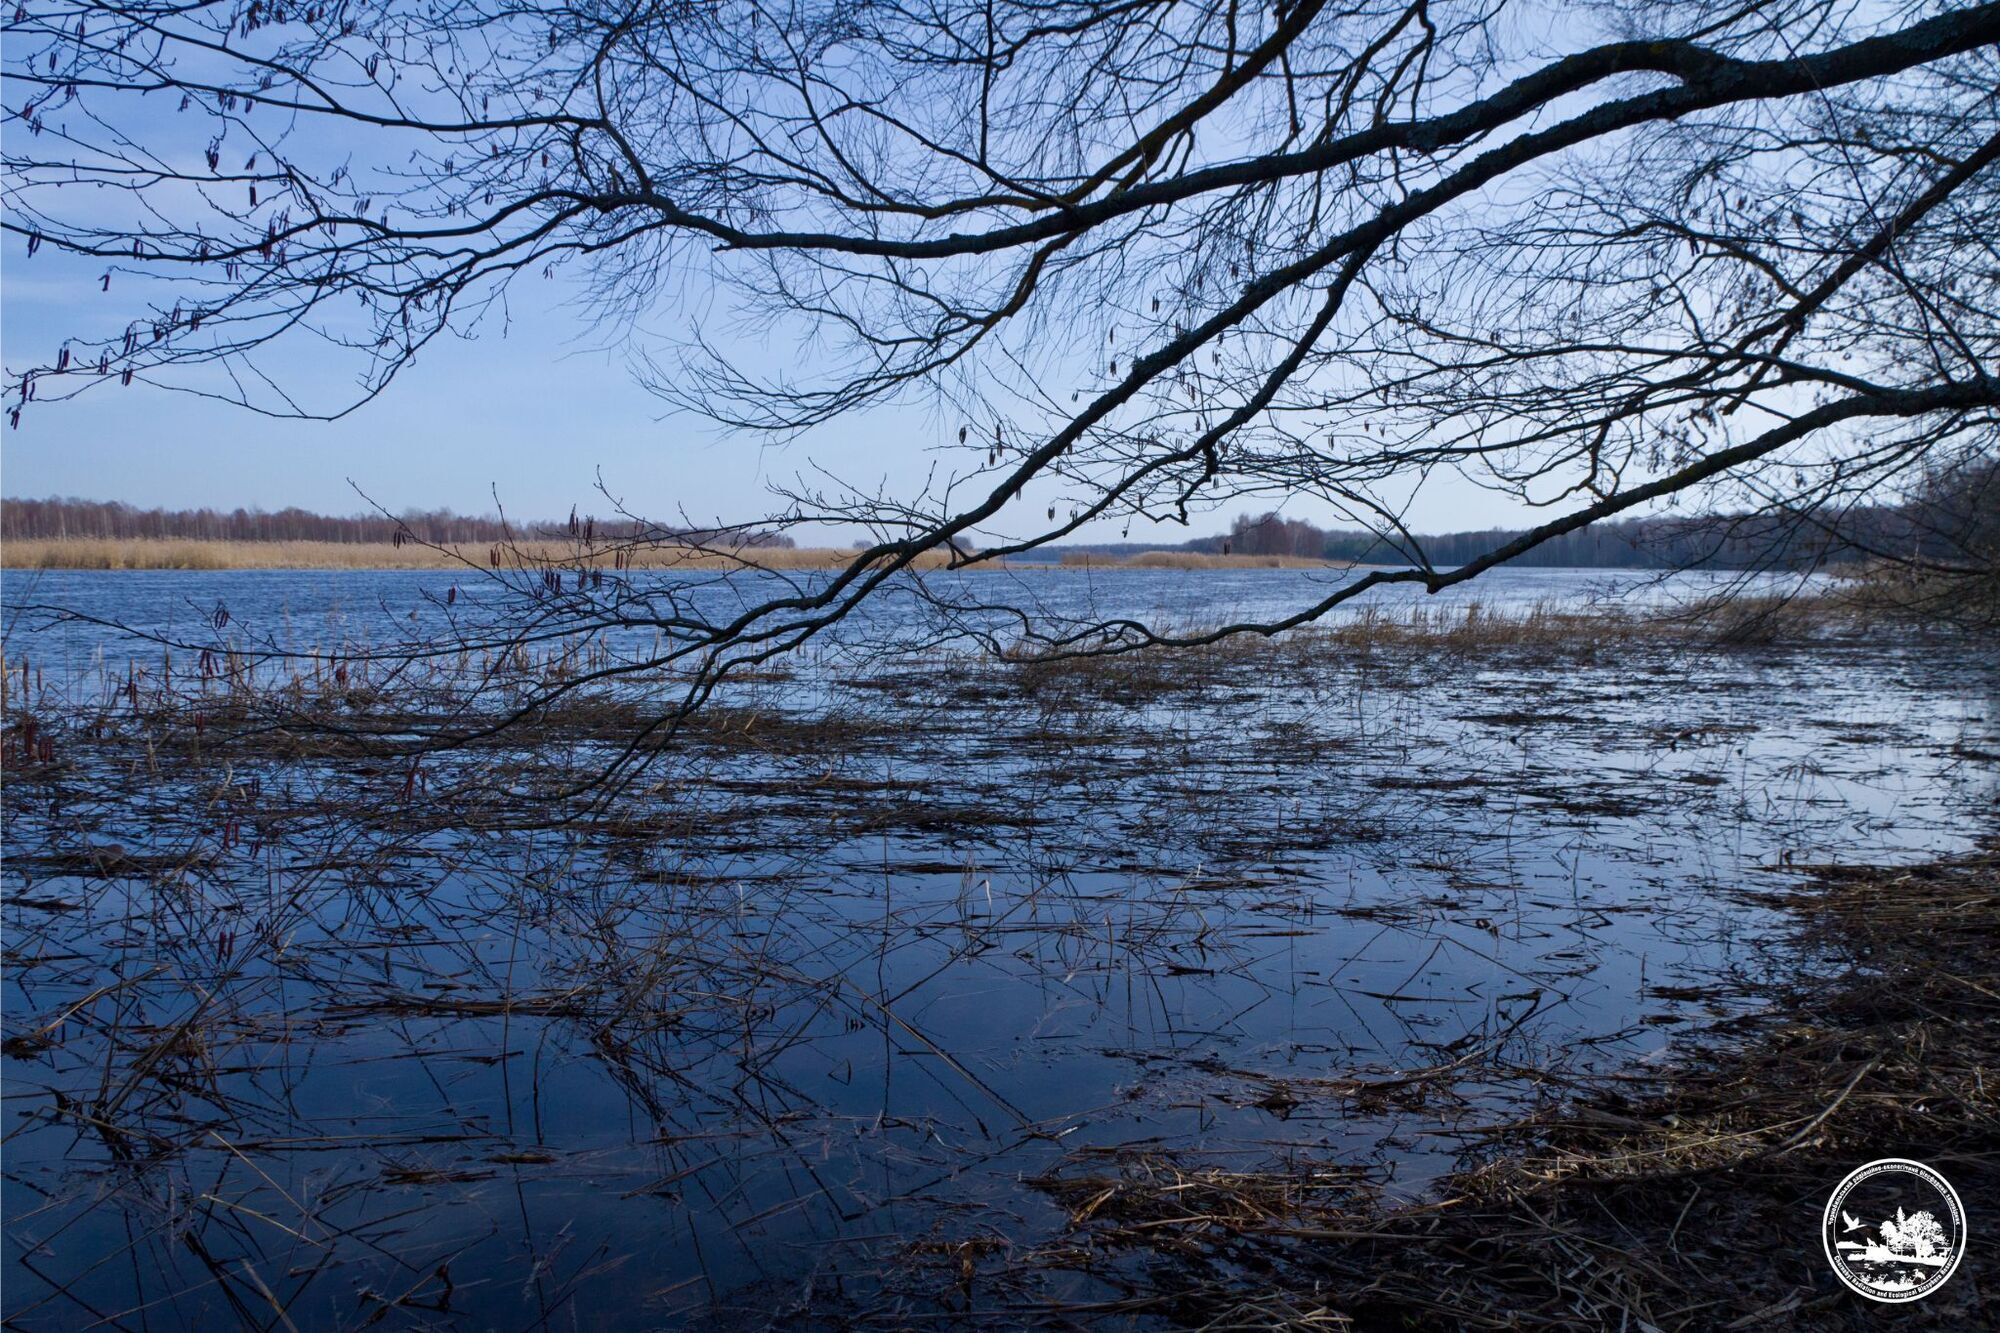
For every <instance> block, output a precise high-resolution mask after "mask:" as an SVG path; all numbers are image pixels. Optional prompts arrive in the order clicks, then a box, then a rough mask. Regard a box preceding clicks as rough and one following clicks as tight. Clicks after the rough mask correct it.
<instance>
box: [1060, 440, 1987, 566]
mask: <svg viewBox="0 0 2000 1333" xmlns="http://www.w3.org/2000/svg"><path fill="white" fill-rule="evenodd" d="M1519 535H1520V532H1519V530H1517V529H1510V528H1485V529H1481V530H1479V531H1475V532H1446V533H1434V534H1430V535H1423V536H1418V537H1416V538H1415V539H1414V543H1415V545H1416V546H1418V547H1420V548H1421V550H1422V552H1423V554H1424V556H1425V557H1426V558H1428V559H1429V560H1430V562H1431V563H1432V564H1433V565H1436V566H1438V567H1440V568H1449V567H1451V566H1454V565H1462V564H1464V563H1466V562H1467V561H1469V560H1474V559H1477V558H1478V557H1480V556H1482V555H1484V554H1485V553H1486V552H1488V551H1490V550H1492V549H1494V548H1495V547H1496V546H1500V545H1503V544H1504V543H1506V542H1508V541H1511V540H1512V539H1514V538H1515V537H1517V536H1519ZM1059 549H1067V550H1070V551H1087V552H1089V553H1091V554H1099V555H1108V556H1113V557H1117V556H1125V555H1136V554H1139V553H1140V552H1143V551H1160V550H1189V551H1206V552H1216V553H1223V552H1228V553H1232V554H1236V555H1284V556H1302V557H1305V558H1308V559H1322V560H1352V561H1355V562H1358V563H1362V564H1403V563H1406V562H1408V561H1409V560H1410V558H1411V555H1412V552H1411V551H1410V550H1407V549H1403V548H1400V547H1398V546H1396V545H1393V544H1391V543H1389V542H1386V541H1384V540H1383V539H1382V538H1381V537H1380V536H1378V535H1376V534H1375V533H1371V532H1356V531H1343V530H1340V529H1334V530H1328V529H1324V528H1320V527H1316V526H1314V525H1313V524H1311V523H1308V522H1305V521H1303V520H1301V519H1296V518H1286V517H1285V516H1284V515H1282V514H1279V513H1275V512H1273V513H1267V514H1259V515H1255V516H1250V515H1245V516H1242V517H1239V518H1238V519H1237V520H1236V522H1235V523H1234V524H1233V525H1232V526H1231V527H1230V529H1229V531H1228V532H1225V533H1217V534H1215V535H1214V536H1211V537H1197V538H1195V539H1194V540H1192V541H1188V542H1184V543H1181V544H1180V545H1178V546H1161V545H1142V544H1139V543H1120V544H1116V545H1102V546H1089V547H1068V548H1059ZM1875 560H1888V561H1895V562H1902V563H1913V564H1916V565H1923V566H1927V567H1933V568H1935V569H1937V570H1939V571H1940V572H1964V571H1966V570H1969V569H1978V570H1992V569H1994V568H1995V567H1996V562H2000V460H1996V459H1995V458H1994V457H1992V456H1991V454H1990V453H1974V454H1970V455H1967V456H1964V457H1961V458H1958V459H1954V460H1951V461H1949V462H1947V463H1945V464H1942V465H1939V466H1937V467H1935V468H1933V469H1931V470H1930V471H1929V472H1927V473H1926V475H1925V476H1924V477H1923V478H1922V479H1921V481H1920V482H1919V484H1918V485H1917V486H1916V487H1915V488H1914V489H1913V491H1912V493H1911V494H1910V496H1909V497H1908V498H1906V499H1905V500H1903V501H1902V502H1901V503H1897V504H1879V505H1859V506H1852V507H1849V508H1846V509H1843V510H1839V511H1792V510H1786V509H1772V510H1767V511H1763V512H1760V513H1755V514H1734V515H1731V514H1723V515H1710V516H1706V517H1678V516H1676V517H1656V518H1633V519H1625V520H1622V521H1618V522H1608V521H1607V522H1599V523H1594V524H1592V525H1591V526H1589V527H1587V528H1581V529H1579V530H1577V531H1575V532H1570V533H1565V534H1563V535H1562V536H1560V537H1553V538H1550V539H1549V540H1548V541H1546V542H1544V543H1542V544H1541V545H1540V546H1537V547H1535V548H1534V549H1533V550H1531V551H1528V552H1527V553H1526V554H1524V555H1518V556H1516V557H1514V559H1513V560H1512V561H1511V562H1510V563H1512V564H1515V565H1531V566H1541V567H1545V568H1546V567H1550V566H1562V567H1571V568H1612V569H1618V568H1643V569H1686V568H1708V569H1806V568H1817V567H1819V566H1822V565H1827V564H1838V563H1843V562H1852V561H1875Z"/></svg>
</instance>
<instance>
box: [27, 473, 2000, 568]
mask: <svg viewBox="0 0 2000 1333" xmlns="http://www.w3.org/2000/svg"><path fill="white" fill-rule="evenodd" d="M586 521H589V522H592V523H593V525H594V529H595V535H596V536H597V537H599V538H601V539H602V538H610V539H616V538H618V537H621V536H626V535H630V536H633V537H639V536H641V535H642V534H641V531H640V529H639V526H638V525H636V524H633V523H632V522H631V521H630V520H621V521H620V522H618V523H616V524H612V523H603V522H595V521H594V520H586ZM571 522H572V520H569V519H561V520H555V521H531V522H512V521H509V522H504V523H503V522H502V521H501V520H500V519H499V518H497V517H493V516H490V515H489V516H485V517H479V518H474V517H470V516H468V515H464V514H454V513H452V512H451V511H450V510H447V509H440V510H433V511H430V512H417V511H409V512H406V513H404V514H403V515H402V516H400V517H399V518H388V517H384V516H382V515H380V514H362V515H355V516H351V517H345V518H339V517H332V516H329V515H325V514H315V513H311V512H308V511H307V510H304V509H279V510H275V511H270V512H267V511H264V510H260V509H232V510H218V509H172V510H169V509H138V508H135V507H133V506H132V505H128V504H121V503H118V502H116V501H109V502H100V501H93V500H77V499H57V498H50V499H46V500H0V540H7V541H17V540H18V541H37V540H41V541H47V540H64V539H84V540H99V541H104V540H110V541H132V540H161V539H179V540H190V541H223V542H243V541H267V542H296V541H314V542H346V543H364V542H389V541H392V540H394V539H395V536H396V533H397V530H398V529H399V528H401V529H404V530H406V531H408V532H410V533H413V534H415V535H416V537H417V538H418V539H420V540H422V541H426V542H434V543H437V544H440V545H450V544H452V543H466V544H473V543H489V542H497V541H505V540H508V539H509V538H512V539H515V540H548V539H561V538H564V537H567V536H569V535H570V534H571V532H572V528H571V526H570V525H571ZM643 535H644V536H646V537H650V538H652V539H662V538H667V539H670V538H673V537H683V538H690V539H695V540H700V539H704V538H713V537H714V534H713V533H711V532H702V531H700V530H696V529H663V528H650V529H646V530H645V531H644V534H643ZM1516 535H1518V533H1517V532H1516V531H1515V530H1512V529H1507V528H1488V529H1484V530H1481V531H1476V532H1447V533H1438V534H1433V535H1429V536H1421V537H1418V538H1417V539H1416V540H1417V542H1418V543H1420V544H1421V547H1422V549H1423V552H1424V554H1425V555H1426V556H1427V557H1428V559H1429V560H1430V561H1431V563H1432V564H1434V565H1437V566H1440V567H1449V566H1452V565H1459V564H1463V563H1465V562H1466V561H1468V560H1472V559H1474V558H1476V557H1478V556H1480V555H1483V554H1484V553H1486V552H1487V551H1490V550H1492V549H1493V548H1494V547H1495V546H1497V545H1500V544H1502V543H1504V542H1506V541H1508V540H1510V539H1512V538H1513V537H1515V536H1516ZM730 540H731V541H732V542H737V543H745V544H749V545H758V546H771V547H790V546H792V545H793V544H794V543H793V541H792V539H791V538H790V537H786V536H783V535H780V534H775V533H772V534H752V535H750V536H749V537H747V538H746V537H744V536H743V535H741V534H732V535H731V537H730ZM1172 550H1191V551H1208V552H1218V553H1220V552H1231V553H1234V554H1237V555H1286V556H1304V557H1308V558H1312V559H1327V560H1352V561H1356V562H1359V563H1363V564H1390V563H1397V564H1400V563H1403V562H1405V561H1407V560H1408V559H1409V558H1410V556H1409V553H1408V552H1406V551H1403V550H1400V549H1398V548H1397V547H1396V546H1394V545H1391V544H1390V543H1388V542H1385V541H1384V540H1383V539H1382V538H1381V537H1379V536H1377V535H1376V534H1374V533H1368V532H1354V531H1343V530H1338V529H1335V530H1331V531H1329V530H1327V529H1324V528H1320V527H1316V526H1314V525H1313V524H1311V523H1308V522H1305V521H1303V520H1300V519H1296V518H1286V517H1284V516H1283V515H1281V514H1278V513H1275V512H1273V513H1267V514H1260V515H1255V516H1249V515H1245V516H1242V517H1239V518H1238V519H1237V520H1236V521H1235V523H1234V524H1233V525H1232V526H1231V527H1230V529H1229V531H1228V532H1226V533H1217V534H1216V535H1214V536H1210V537H1197V538H1195V539H1194V540H1192V541H1188V542H1184V543H1181V544H1179V545H1167V544H1147V543H1137V542H1124V543H1118V544H1115V545H1111V544H1107V545H1075V546H1056V547H1046V548H1043V550H1042V551H1040V552H1038V553H1037V555H1036V556H1034V557H1030V558H1041V559H1051V560H1053V559H1060V558H1061V557H1062V556H1063V554H1065V553H1074V552H1088V553H1091V554H1102V555H1111V556H1121V555H1131V554H1137V553H1139V552H1142V551H1172ZM1996 550H2000V462H1996V461H1995V460H1993V459H1991V458H1989V457H1984V456H1975V457H1972V458H1970V459H1966V460H1962V461H1960V462H1958V463H1957V464H1955V465H1954V466H1951V467H1949V468H1946V469H1941V470H1939V471H1937V472H1936V473H1934V474H1933V475H1931V476H1930V477H1928V478H1927V479H1926V481H1925V482H1924V484H1923V485H1921V486H1920V487H1919V488H1918V489H1917V491H1916V493H1915V494H1914V495H1913V496H1912V497H1911V498H1910V499H1908V500H1906V501H1904V502H1903V503H1901V504H1893V505H1874V506H1861V507H1855V508H1850V509H1847V510H1846V511H1844V512H1842V513H1840V514H1838V515H1837V516H1834V517H1832V518H1827V517H1823V516H1821V515H1817V514H1809V513H1792V512H1788V511H1784V510H1774V511H1768V512H1764V513H1758V514H1745V515H1721V516H1710V517H1704V518H1688V517H1659V518H1635V519H1627V520H1624V521H1622V522H1601V523H1595V524H1592V525H1591V526H1590V527H1587V528H1583V529H1580V530H1578V531H1576V532H1571V533H1566V534H1564V535H1562V536H1560V537H1554V538H1551V539H1550V540H1548V541H1546V542H1544V543H1543V544H1541V545H1540V546H1537V547H1536V548H1535V549H1533V550H1531V551H1529V552H1527V553H1526V554H1525V555H1520V556H1516V557H1515V558H1514V561H1513V563H1514V564H1517V565H1536V566H1545V567H1546V566H1572V567H1596V568H1652V569H1678V568H1690V567H1693V568H1702V567H1706V568H1712V569H1759V568H1806V567H1816V566H1819V565H1824V564H1829V563H1838V562H1841V561H1851V560H1872V559H1890V560H1913V559H1914V560H1917V561H1919V562H1922V561H1937V562H1943V563H1945V564H1947V565H1951V566H1954V567H1956V566H1964V565H1971V566H1976V567H1979V568H1982V569H1990V568H1992V567H1993V566H1994V563H1995V561H1996V559H2000V555H1996Z"/></svg>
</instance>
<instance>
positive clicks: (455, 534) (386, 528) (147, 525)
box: [0, 497, 792, 547]
mask: <svg viewBox="0 0 2000 1333" xmlns="http://www.w3.org/2000/svg"><path fill="white" fill-rule="evenodd" d="M592 522H593V524H594V529H595V534H596V535H597V536H598V537H600V538H608V539H615V538H617V537H619V536H622V535H632V536H638V535H640V533H641V532H642V531H643V532H644V533H646V534H647V535H650V536H653V537H689V538H701V537H704V536H713V534H712V533H703V532H701V531H699V530H697V529H693V528H676V529H663V528H644V529H642V527H641V525H638V524H635V523H633V522H632V521H631V520H629V519H625V520H620V521H619V522H617V523H604V522H596V521H595V520H592ZM399 529H400V530H403V531H406V532H408V533H410V534H412V535H414V536H415V537H416V538H417V539H418V540H419V541H425V542H433V543H436V544H438V545H446V546H448V545H451V544H452V543H455V542H456V543H467V544H471V543H486V542H498V541H507V540H509V539H512V540H516V541H520V540H544V539H553V538H562V537H567V536H569V535H570V520H568V519H557V520H530V521H526V522H522V521H518V520H513V519H509V520H506V521H504V522H503V521H502V520H501V519H499V518H497V517H494V516H492V515H487V516H485V517H481V518H474V517H471V516H469V515H466V514H454V513H453V512H451V511H450V510H449V509H436V510H431V511H428V512H423V511H417V510H410V511H407V512H405V513H404V514H402V515H400V516H399V517H396V518H386V517H384V516H382V515H381V514H356V515H350V516H347V517H335V516H332V515H327V514H315V513H312V512H310V511H309V510H305V509H277V510H268V511H267V510H263V509H229V510H222V509H138V508H135V507H134V506H132V505H128V504H123V503H120V502H119V501H116V500H110V501H97V500H77V499H64V498H56V497H50V498H49V499H46V500H0V541H63V540H72V539H83V540H95V541H166V540H173V541H209V542H343V543H348V544H363V543H374V542H391V541H394V540H395V538H396V533H397V531H398V530H399ZM730 540H731V542H732V543H739V544H746V545H752V546H767V547H789V546H791V545H792V539H791V538H789V537H784V536H780V535H777V534H773V533H758V534H752V535H751V536H749V537H748V538H744V537H743V536H741V535H740V534H731V538H730Z"/></svg>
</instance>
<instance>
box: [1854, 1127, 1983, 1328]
mask: <svg viewBox="0 0 2000 1333" xmlns="http://www.w3.org/2000/svg"><path fill="white" fill-rule="evenodd" d="M1820 1234H1821V1237H1822V1239H1823V1240H1824V1242H1825V1245H1826V1257H1827V1260H1828V1262H1830V1263H1831V1264H1832V1265H1833V1271H1834V1273H1835V1274H1836V1275H1837V1276H1838V1277H1839V1278H1840V1280H1841V1281H1842V1282H1844V1283H1846V1284H1847V1286H1848V1287H1849V1288H1850V1289H1852V1290H1853V1291H1855V1292H1858V1293H1859V1294H1861V1295H1863V1296H1866V1297H1867V1298H1868V1299H1870V1300H1874V1301H1915V1300H1921V1299H1923V1298H1924V1297H1925V1296H1928V1295H1930V1294H1931V1293H1932V1292H1934V1291H1936V1290H1937V1289H1938V1288H1939V1287H1941V1286H1943V1285H1944V1284H1945V1282H1946V1281H1947V1280H1948V1279H1949V1278H1950V1277H1951V1275H1952V1272H1953V1270H1955V1269H1956V1268H1957V1267H1958V1261H1959V1259H1960V1258H1962V1257H1963V1256H1964V1254H1965V1209H1964V1208H1963V1206H1961V1205H1960V1203H1959V1201H1958V1193H1957V1191H1955V1190H1954V1189H1952V1187H1951V1182H1950V1181H1947V1180H1946V1179H1945V1178H1944V1177H1943V1176H1942V1175H1939V1174H1938V1173H1937V1172H1936V1171H1933V1170H1932V1169H1931V1168H1930V1167H1928V1166H1925V1165H1924V1164H1923V1163H1922V1162H1913V1161H1910V1160H1908V1159H1907V1158H1902V1157H1885V1158H1882V1159H1881V1160H1879V1161H1874V1162H1870V1163H1868V1164H1867V1165H1866V1166H1863V1167H1860V1168H1858V1169H1856V1170H1855V1171H1853V1172H1851V1173H1849V1175H1848V1176H1847V1178H1846V1179H1845V1180H1843V1181H1841V1182H1840V1185H1839V1187H1838V1188H1837V1189H1835V1190H1834V1192H1833V1195H1832V1197H1831V1198H1829V1199H1828V1200H1827V1202H1826V1213H1825V1215H1824V1217H1823V1218H1822V1219H1821V1223H1820Z"/></svg>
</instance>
